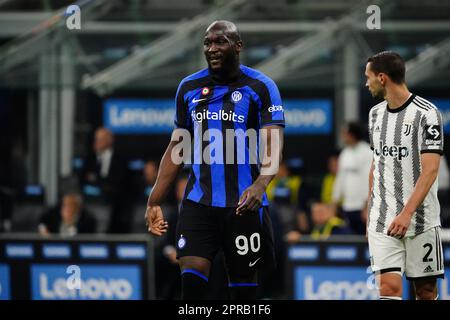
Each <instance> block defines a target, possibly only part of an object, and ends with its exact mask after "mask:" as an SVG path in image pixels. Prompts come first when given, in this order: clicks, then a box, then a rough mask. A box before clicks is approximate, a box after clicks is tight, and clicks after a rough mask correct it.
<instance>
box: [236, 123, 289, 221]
mask: <svg viewBox="0 0 450 320" xmlns="http://www.w3.org/2000/svg"><path fill="white" fill-rule="evenodd" d="M261 135H262V137H263V138H262V139H261V145H260V146H259V147H260V148H262V149H263V150H266V151H265V152H264V155H263V159H262V161H261V163H262V165H261V173H260V175H259V176H258V178H257V179H256V180H255V181H254V182H253V184H252V185H251V186H250V187H248V188H247V189H246V190H245V191H244V192H243V193H242V195H241V197H240V199H239V203H238V208H237V209H236V214H242V213H243V212H245V211H247V210H248V211H255V210H258V209H259V207H261V204H262V197H263V195H264V192H265V190H266V188H267V186H268V185H269V183H270V181H271V180H272V179H273V177H275V175H276V174H277V172H278V168H279V165H280V162H281V158H282V153H283V141H284V134H283V128H282V127H280V126H276V125H272V126H266V127H264V128H263V129H261Z"/></svg>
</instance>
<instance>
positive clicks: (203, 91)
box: [202, 87, 209, 96]
mask: <svg viewBox="0 0 450 320" xmlns="http://www.w3.org/2000/svg"><path fill="white" fill-rule="evenodd" d="M208 93H209V88H206V87H205V88H203V89H202V95H204V96H206V95H207V94H208Z"/></svg>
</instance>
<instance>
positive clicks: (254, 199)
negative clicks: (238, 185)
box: [236, 184, 265, 215]
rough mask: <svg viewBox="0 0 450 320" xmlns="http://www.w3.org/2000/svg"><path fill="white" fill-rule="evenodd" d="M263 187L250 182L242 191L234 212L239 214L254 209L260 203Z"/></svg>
mask: <svg viewBox="0 0 450 320" xmlns="http://www.w3.org/2000/svg"><path fill="white" fill-rule="evenodd" d="M264 191H265V189H264V188H263V187H262V186H260V185H258V184H252V185H251V186H250V187H248V188H247V189H245V190H244V192H242V195H241V197H240V199H239V203H238V207H237V208H236V214H237V215H241V214H243V213H244V212H245V211H256V210H258V209H259V208H260V207H261V205H262V197H263V195H264Z"/></svg>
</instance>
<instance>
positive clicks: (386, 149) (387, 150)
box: [375, 141, 409, 161]
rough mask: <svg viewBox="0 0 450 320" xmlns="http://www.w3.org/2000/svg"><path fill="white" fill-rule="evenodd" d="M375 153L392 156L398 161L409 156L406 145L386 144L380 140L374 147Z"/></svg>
mask: <svg viewBox="0 0 450 320" xmlns="http://www.w3.org/2000/svg"><path fill="white" fill-rule="evenodd" d="M375 154H376V155H377V156H383V157H393V158H396V159H397V160H399V161H400V160H402V159H403V158H406V157H407V156H409V151H408V148H407V147H403V146H387V145H385V144H384V143H383V142H381V141H380V147H379V148H376V149H375Z"/></svg>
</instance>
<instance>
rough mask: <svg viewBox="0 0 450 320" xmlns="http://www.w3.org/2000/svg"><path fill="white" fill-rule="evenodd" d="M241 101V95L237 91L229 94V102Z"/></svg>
mask: <svg viewBox="0 0 450 320" xmlns="http://www.w3.org/2000/svg"><path fill="white" fill-rule="evenodd" d="M241 99H242V93H240V92H239V91H234V92H233V93H232V94H231V100H233V101H234V102H238V101H240V100H241Z"/></svg>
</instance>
